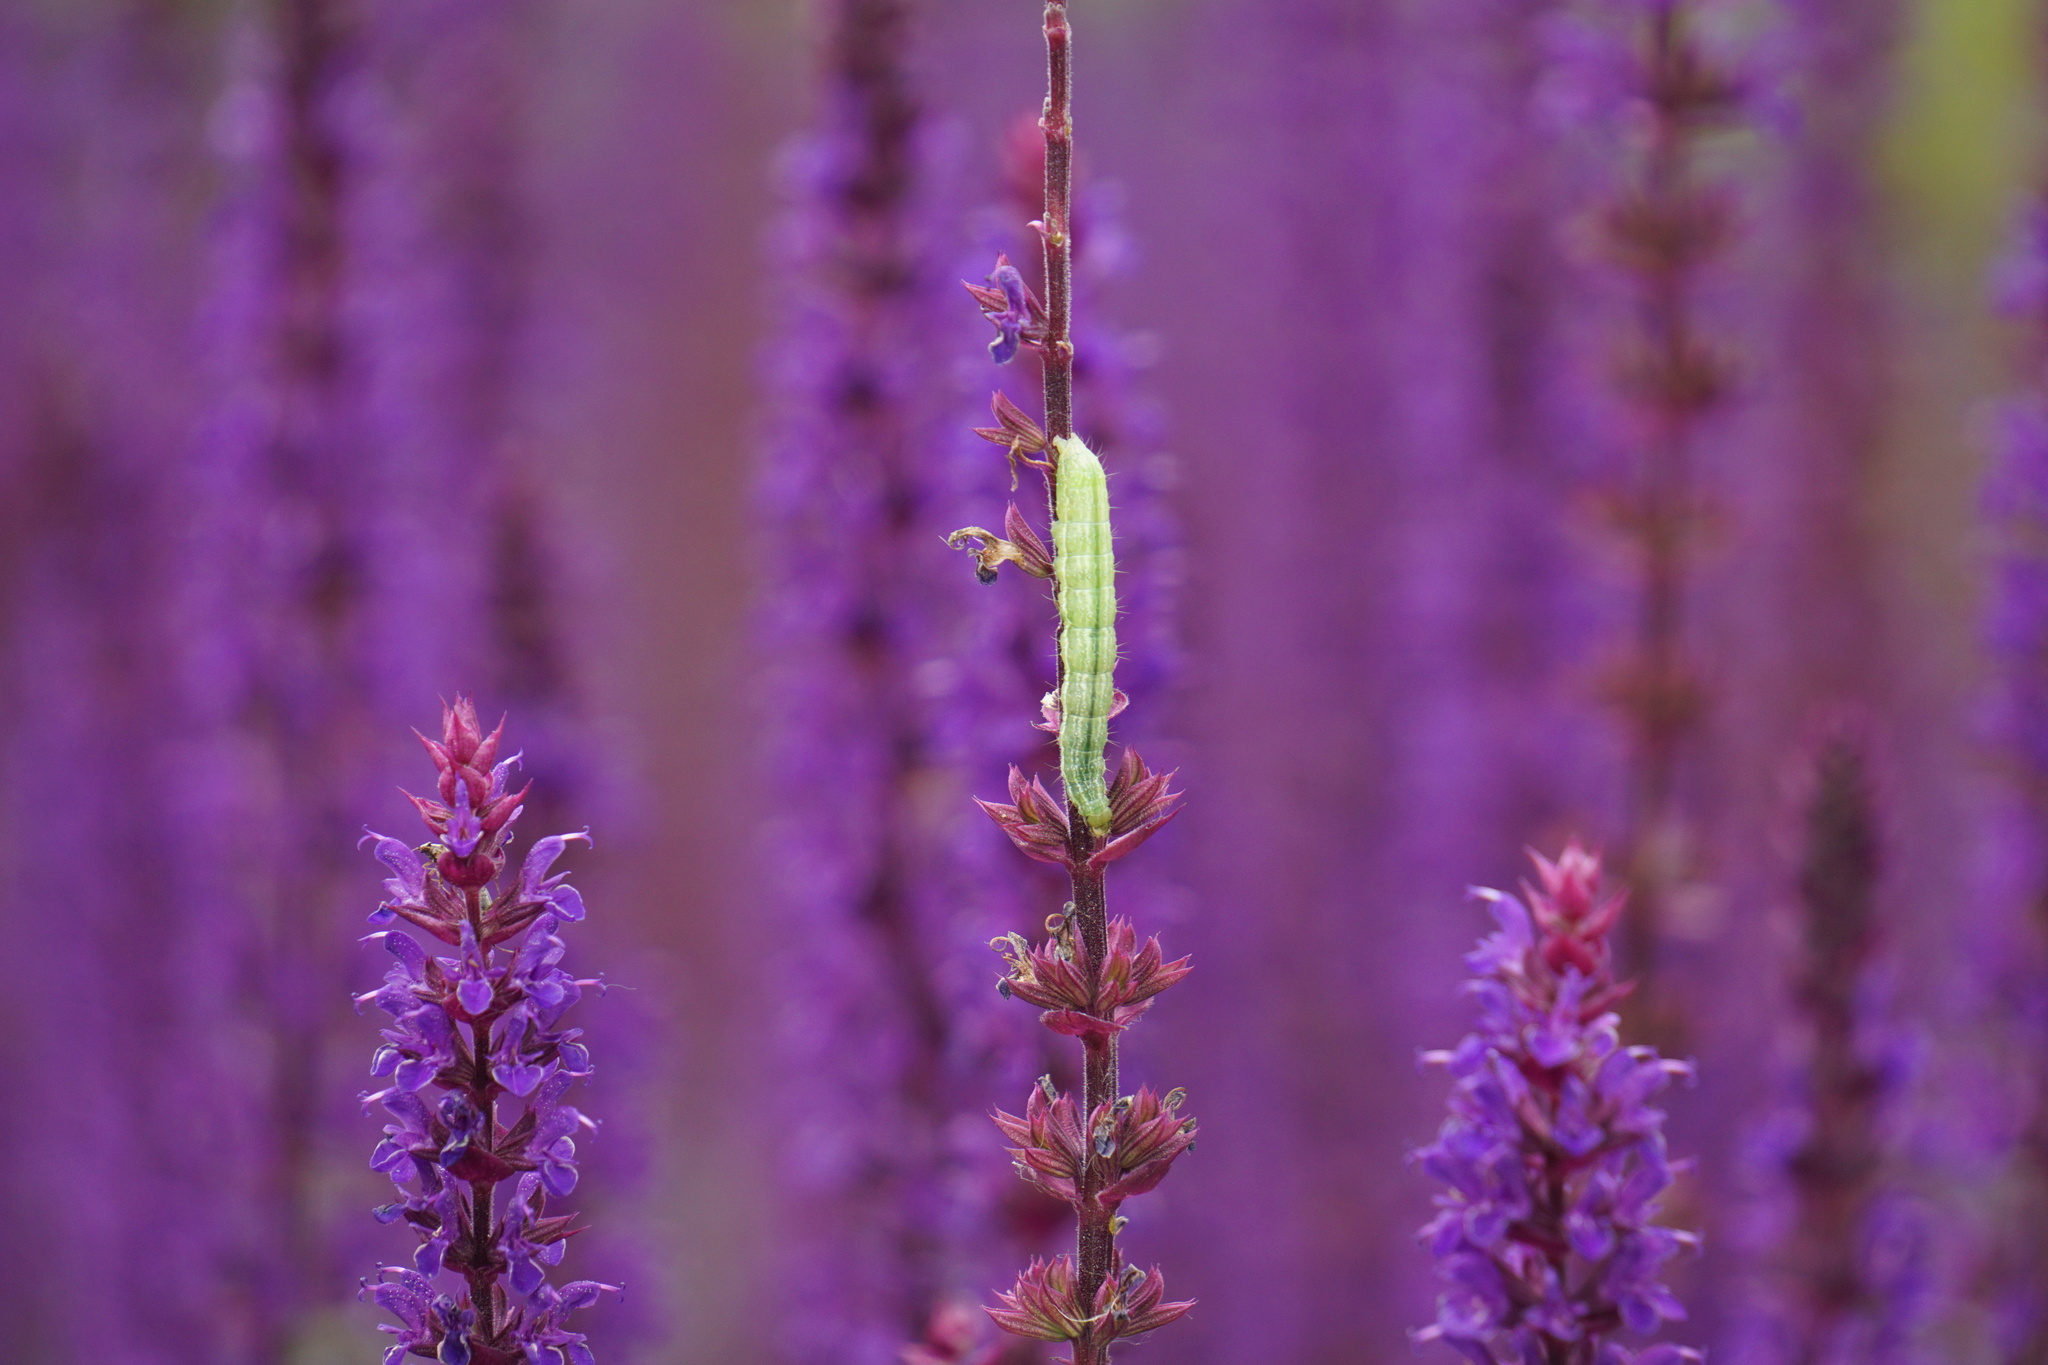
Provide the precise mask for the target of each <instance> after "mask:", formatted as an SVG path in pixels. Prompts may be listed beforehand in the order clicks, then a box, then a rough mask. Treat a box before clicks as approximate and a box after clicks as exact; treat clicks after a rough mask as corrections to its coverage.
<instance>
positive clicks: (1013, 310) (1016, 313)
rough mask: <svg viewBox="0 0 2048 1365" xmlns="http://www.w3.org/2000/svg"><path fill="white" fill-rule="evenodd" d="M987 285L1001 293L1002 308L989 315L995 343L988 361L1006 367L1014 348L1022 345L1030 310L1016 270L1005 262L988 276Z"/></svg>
mask: <svg viewBox="0 0 2048 1365" xmlns="http://www.w3.org/2000/svg"><path fill="white" fill-rule="evenodd" d="M988 281H989V283H990V284H992V285H994V286H995V287H996V288H998V289H1000V290H1002V291H1003V307H1002V308H1001V310H1000V311H997V312H994V313H990V314H988V320H989V321H990V322H992V323H994V324H995V327H996V339H995V340H994V341H991V342H990V343H989V344H988V353H989V357H990V358H991V359H993V360H994V361H995V362H996V364H998V365H1007V364H1009V363H1010V362H1011V361H1012V360H1015V359H1016V358H1017V348H1018V347H1019V346H1020V345H1021V344H1022V343H1023V338H1024V328H1025V326H1026V325H1027V324H1028V323H1029V322H1030V321H1031V309H1030V306H1029V304H1028V303H1027V302H1026V296H1025V292H1024V277H1023V276H1022V275H1020V274H1018V273H1017V267H1016V266H1014V265H1011V264H1010V263H1009V261H1007V260H1005V261H1004V262H1003V263H1002V264H1001V265H998V266H997V267H996V268H995V270H994V271H993V272H992V273H991V274H990V275H989V277H988Z"/></svg>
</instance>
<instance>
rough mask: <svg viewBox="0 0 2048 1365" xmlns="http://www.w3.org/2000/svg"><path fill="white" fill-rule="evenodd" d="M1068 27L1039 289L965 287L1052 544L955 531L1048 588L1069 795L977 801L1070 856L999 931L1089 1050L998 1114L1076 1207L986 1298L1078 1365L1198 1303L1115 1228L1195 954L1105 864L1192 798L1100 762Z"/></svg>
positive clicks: (1014, 974)
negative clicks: (1004, 375) (1170, 1000)
mask: <svg viewBox="0 0 2048 1365" xmlns="http://www.w3.org/2000/svg"><path fill="white" fill-rule="evenodd" d="M1072 39H1073V34H1072V31H1071V29H1070V27H1069V25H1068V22H1067V7H1066V2H1065V0H1049V2H1048V3H1047V5H1046V7H1045V44H1046V60H1047V73H1048V86H1049V89H1048V92H1047V96H1046V102H1045V114H1044V117H1043V118H1042V120H1041V123H1040V126H1041V127H1042V129H1043V130H1044V133H1045V211H1044V215H1043V217H1042V218H1041V219H1040V220H1039V221H1038V222H1037V223H1035V224H1034V225H1033V226H1034V227H1035V228H1036V230H1037V232H1038V235H1039V238H1040V240H1041V241H1042V242H1043V244H1044V252H1045V254H1044V280H1045V293H1044V300H1043V301H1042V302H1041V301H1040V299H1039V296H1038V295H1037V294H1035V293H1033V292H1032V290H1031V287H1030V286H1029V284H1027V283H1026V282H1025V280H1024V277H1023V274H1022V272H1021V271H1019V270H1018V269H1017V268H1016V266H1014V265H1013V264H1012V263H1011V262H1010V261H1009V260H1008V259H1001V260H998V261H997V263H996V268H995V270H994V272H993V273H991V274H990V276H989V282H988V284H987V285H985V286H983V285H974V284H969V285H968V292H969V293H971V294H972V295H973V296H974V299H975V301H976V302H977V303H978V304H979V305H980V307H981V310H982V312H983V313H984V314H985V315H986V316H987V317H988V319H989V321H990V322H991V323H992V324H993V325H994V326H995V328H996V339H995V341H994V343H992V344H991V346H990V348H989V349H990V353H991V355H992V356H993V357H994V359H995V360H996V361H997V362H998V363H1005V362H1008V361H1009V360H1011V359H1012V358H1013V357H1014V356H1015V355H1016V354H1017V352H1018V351H1019V350H1021V349H1025V348H1028V349H1030V350H1032V351H1033V352H1035V353H1036V354H1037V355H1038V358H1039V363H1040V369H1041V373H1042V375H1043V381H1044V398H1045V422H1044V425H1043V426H1041V425H1040V424H1039V423H1038V422H1036V421H1034V420H1033V419H1032V418H1031V417H1030V416H1028V415H1027V414H1026V413H1025V412H1024V411H1023V409H1021V408H1020V407H1018V406H1017V404H1016V403H1014V402H1012V401H1011V400H1010V399H1009V398H1008V397H1006V396H1005V395H1003V394H1001V393H998V394H996V396H995V400H994V403H993V409H994V413H995V419H996V423H995V425H994V426H991V427H981V428H977V429H976V434H977V435H979V436H981V437H983V438H984V439H986V440H988V441H991V442H993V443H995V444H996V445H999V446H1001V447H1003V450H1004V453H1005V454H1006V456H1007V457H1008V458H1009V460H1010V467H1011V471H1012V476H1013V486H1014V476H1015V471H1016V468H1017V464H1018V462H1019V461H1022V462H1023V463H1026V464H1029V465H1030V466H1032V467H1033V468H1035V469H1037V470H1039V471H1040V473H1042V474H1043V475H1044V477H1045V483H1046V494H1047V502H1048V504H1049V510H1050V512H1051V513H1052V544H1051V546H1050V547H1048V546H1047V545H1046V543H1045V541H1044V540H1043V539H1041V538H1040V537H1039V536H1038V534H1037V533H1036V532H1035V531H1033V530H1032V529H1031V526H1030V524H1029V522H1027V521H1026V520H1025V518H1024V516H1023V514H1022V513H1021V512H1019V511H1018V510H1017V508H1016V506H1015V505H1014V504H1012V505H1011V506H1010V508H1009V510H1008V513H1007V515H1006V516H1005V519H1004V526H1003V534H1002V535H1000V536H999V535H996V534H994V533H993V532H990V531H987V530H983V529H982V528H980V527H978V526H977V527H968V528H966V529H965V530H962V531H958V532H955V533H954V534H953V535H952V536H951V537H950V538H949V540H950V543H952V544H953V545H954V546H955V547H958V548H970V549H972V550H973V551H974V555H975V569H976V572H977V574H979V576H980V577H981V579H982V581H983V582H986V583H993V582H994V581H995V580H996V576H997V569H998V567H999V566H1000V565H1002V564H1006V563H1007V564H1014V565H1015V566H1017V567H1018V568H1019V569H1021V570H1023V571H1024V572H1025V573H1027V574H1029V575H1032V576H1033V577H1037V578H1048V577H1049V578H1051V579H1052V580H1053V582H1054V587H1055V596H1056V600H1057V602H1058V630H1059V668H1060V674H1059V678H1058V680H1057V681H1056V682H1055V684H1054V686H1053V688H1052V691H1051V692H1050V693H1048V694H1047V696H1046V699H1045V703H1044V709H1045V717H1044V724H1043V726H1042V727H1041V728H1044V729H1048V730H1050V731H1051V732H1052V733H1053V734H1054V735H1056V736H1057V737H1058V740H1059V754H1060V784H1061V788H1062V791H1061V794H1060V796H1059V797H1057V798H1056V797H1055V796H1054V795H1053V794H1052V793H1051V792H1050V791H1048V790H1046V787H1045V784H1044V782H1043V781H1042V780H1040V779H1039V778H1038V777H1036V776H1030V777H1027V776H1026V775H1025V774H1024V773H1023V772H1022V771H1020V770H1019V769H1016V768H1012V769H1011V770H1010V793H1009V795H1010V799H1009V801H1008V802H1007V803H1000V802H993V801H983V802H981V803H980V805H981V808H982V809H983V810H984V811H986V812H987V813H988V815H989V816H990V818H991V819H993V820H994V821H995V822H996V824H997V826H998V827H999V828H1001V829H1002V831H1003V833H1005V834H1007V835H1008V836H1009V837H1010V840H1011V842H1013V843H1014V844H1016V845H1017V847H1018V848H1019V849H1020V850H1021V851H1023V852H1024V853H1025V854H1027V855H1029V856H1030V857H1032V858H1036V859H1038V860H1039V861H1041V862H1048V863H1054V864H1057V865H1059V866H1061V867H1063V868H1064V869H1065V870H1066V873H1067V876H1068V879H1069V883H1070V885H1071V887H1072V899H1071V901H1070V902H1069V903H1068V905H1067V907H1066V909H1065V910H1064V911H1063V912H1062V913H1060V914H1057V915H1054V916H1052V917H1051V918H1050V919H1049V920H1048V921H1047V922H1046V931H1047V934H1048V937H1047V939H1046V940H1045V941H1044V942H1043V943H1038V944H1033V943H1031V942H1029V941H1028V940H1027V939H1025V937H1024V936H1023V935H1021V934H1009V935H1005V936H1004V937H1002V938H999V939H997V940H995V943H994V946H995V948H996V949H997V951H998V952H1000V953H1001V954H1002V955H1003V958H1004V960H1005V970H1004V972H1003V974H1002V976H1001V977H1000V978H999V979H998V981H997V987H998V989H999V990H1001V991H1002V993H1003V994H1004V995H1007V996H1012V997H1015V998H1017V999H1020V1000H1024V1001H1026V1002H1028V1003H1030V1004H1032V1005H1036V1006H1037V1007H1038V1008H1039V1009H1040V1010H1042V1011H1043V1014H1042V1015H1041V1016H1040V1018H1041V1020H1042V1022H1043V1023H1044V1024H1045V1025H1046V1027H1047V1028H1049V1029H1051V1030H1052V1031H1053V1032H1055V1033H1057V1034H1061V1035H1064V1036H1066V1037H1070V1038H1076V1039H1078V1040H1080V1043H1081V1048H1082V1069H1081V1094H1080V1095H1079V1096H1078V1097H1077V1096H1073V1095H1068V1094H1063V1093H1061V1092H1060V1090H1059V1089H1058V1087H1056V1086H1055V1085H1054V1084H1053V1082H1052V1079H1051V1077H1046V1078H1044V1079H1042V1080H1041V1081H1040V1082H1039V1083H1038V1085H1037V1086H1035V1087H1033V1089H1032V1091H1031V1093H1030V1095H1029V1096H1028V1098H1027V1101H1026V1104H1025V1106H1024V1113H1023V1114H1022V1115H1021V1116H1018V1115H1014V1114H1007V1113H1000V1112H999V1113H998V1114H997V1115H996V1116H995V1118H996V1124H997V1126H998V1127H999V1128H1001V1129H1002V1132H1003V1135H1004V1136H1005V1137H1006V1138H1008V1139H1009V1141H1010V1143H1011V1144H1012V1145H1011V1148H1010V1154H1011V1156H1012V1157H1013V1158H1014V1160H1015V1162H1016V1167H1017V1172H1018V1174H1019V1175H1020V1176H1022V1177H1023V1179H1025V1180H1026V1181H1028V1182H1029V1183H1031V1184H1033V1185H1036V1186H1037V1187H1038V1188H1039V1189H1041V1190H1043V1191H1044V1192H1045V1193H1046V1194H1049V1195H1051V1196H1052V1197H1054V1198H1056V1199H1059V1200H1062V1201H1064V1202H1065V1203H1067V1204H1069V1205H1071V1206H1072V1207H1073V1209H1074V1213H1075V1221H1076V1229H1075V1248H1074V1254H1073V1255H1071V1256H1056V1257H1054V1258H1052V1259H1051V1260H1049V1261H1047V1260H1034V1261H1033V1262H1032V1263H1031V1264H1030V1266H1029V1267H1028V1268H1027V1269H1026V1270H1025V1271H1024V1272H1023V1274H1021V1275H1020V1276H1018V1278H1017V1283H1016V1285H1015V1287H1014V1288H1012V1289H1011V1290H1010V1291H1009V1292H1007V1293H1003V1294H999V1295H997V1296H996V1297H997V1302H996V1305H995V1306H993V1307H990V1308H989V1309H988V1310H987V1311H988V1314H989V1316H990V1317H991V1318H992V1319H994V1321H995V1322H996V1324H997V1325H998V1326H999V1327H1001V1328H1003V1329H1004V1330H1005V1331H1008V1332H1013V1333H1015V1334H1017V1335H1018V1336H1022V1337H1029V1338H1033V1339H1036V1340H1040V1341H1059V1342H1065V1343H1067V1344H1068V1348H1069V1351H1070V1355H1069V1356H1068V1357H1067V1359H1068V1360H1069V1361H1071V1362H1072V1365H1106V1362H1107V1361H1108V1360H1109V1358H1110V1351H1111V1348H1112V1347H1113V1346H1114V1345H1115V1343H1116V1342H1118V1341H1123V1340H1127V1339H1129V1338H1132V1337H1137V1336H1142V1335H1144V1334H1145V1333H1147V1332H1150V1331H1152V1330H1154V1329H1155V1328H1159V1327H1163V1326H1165V1325H1166V1324H1167V1323H1170V1322H1172V1321H1173V1320H1174V1319H1176V1318H1178V1317H1180V1316H1182V1315H1183V1314H1185V1313H1186V1312H1187V1311H1188V1310H1189V1309H1190V1308H1192V1307H1194V1305H1193V1303H1191V1302H1169V1301H1168V1300H1167V1298H1166V1284H1165V1281H1164V1280H1163V1279H1162V1278H1161V1276H1160V1274H1159V1272H1158V1271H1157V1270H1144V1269H1140V1268H1139V1267H1137V1266H1134V1265H1130V1264H1127V1263H1126V1262H1125V1260H1124V1258H1123V1254H1122V1252H1121V1251H1119V1250H1118V1248H1117V1234H1118V1233H1119V1232H1120V1231H1121V1230H1122V1229H1123V1227H1124V1224H1125V1218H1124V1215H1123V1214H1122V1213H1121V1212H1120V1211H1119V1210H1120V1209H1121V1207H1122V1205H1123V1203H1124V1201H1126V1200H1128V1199H1132V1198H1134V1197H1136V1196H1138V1195H1141V1194H1144V1193H1146V1192H1147V1191H1149V1190H1151V1189H1152V1188H1153V1187H1154V1186H1156V1185H1158V1184H1159V1182H1160V1181H1161V1180H1163V1179H1165V1178H1166V1175H1167V1173H1168V1172H1169V1171H1170V1170H1171V1169H1172V1167H1173V1163H1174V1162H1175V1161H1176V1160H1178V1159H1179V1158H1180V1156H1181V1155H1182V1154H1183V1153H1185V1152H1187V1151H1189V1150H1191V1149H1192V1148H1193V1147H1194V1145H1195V1134H1196V1124H1195V1121H1194V1120H1193V1119H1192V1118H1185V1117H1183V1116H1182V1115H1181V1113H1180V1108H1181V1105H1182V1103H1183V1102H1184V1100H1185V1096H1184V1095H1183V1093H1182V1092H1181V1091H1179V1090H1175V1091H1172V1092H1171V1093H1169V1094H1167V1095H1164V1096H1161V1095H1159V1094H1157V1093H1155V1092H1154V1091H1152V1090H1151V1089H1149V1088H1142V1087H1141V1088H1140V1089H1139V1090H1138V1091H1137V1093H1136V1094H1132V1095H1125V1094H1122V1093H1120V1092H1119V1089H1118V1074H1117V1043H1118V1038H1119V1037H1120V1035H1121V1034H1122V1033H1123V1031H1124V1030H1125V1029H1127V1028H1129V1027H1130V1026H1131V1025H1132V1024H1134V1023H1136V1022H1137V1020H1138V1018H1139V1017H1140V1016H1141V1015H1143V1014H1144V1013H1145V1012H1146V1011H1147V1010H1149V1009H1150V1008H1151V1005H1152V1001H1153V999H1154V998H1155V997H1157V996H1158V995H1159V994H1160V993H1161V992H1162V991H1164V990H1166V989H1167V988H1168V987H1170V986H1172V985H1173V984H1174V983H1175V982H1177V981H1179V980H1180V979H1181V978H1182V977H1184V976H1186V975H1187V973H1188V965H1187V960H1186V959H1185V958H1182V959H1179V960H1176V961H1168V960H1167V958H1166V955H1165V953H1164V952H1163V951H1161V949H1160V946H1159V940H1158V939H1156V938H1147V939H1145V940H1144V941H1143V942H1142V943H1141V942H1140V940H1139V937H1138V932H1137V930H1136V929H1134V928H1133V927H1132V926H1131V923H1130V922H1129V921H1128V920H1126V919H1122V918H1117V919H1111V918H1110V916H1109V907H1108V898H1107V893H1106V889H1105V878H1106V875H1107V873H1106V870H1107V868H1108V866H1109V865H1110V864H1111V863H1113V862H1115V861H1116V860H1117V859H1119V858H1122V857H1124V856H1126V855H1128V854H1129V853H1131V852H1132V851H1133V850H1135V849H1136V848H1137V847H1138V846H1139V845H1140V844H1142V843H1144V842H1145V840H1147V839H1149V838H1151V837H1152V835H1153V834H1155V833H1157V832H1158V831H1159V829H1160V828H1161V827H1162V826H1164V825H1165V824H1166V823H1167V821H1169V820H1171V819H1172V818H1173V816H1174V814H1175V813H1176V811H1177V809H1178V806H1179V802H1180V795H1179V793H1177V792H1174V791H1172V790H1171V785H1172V779H1173V775H1172V774H1171V773H1154V772H1152V771H1151V770H1150V769H1149V768H1147V767H1146V765H1145V762H1144V760H1143V759H1141V758H1139V757H1138V755H1137V754H1135V753H1133V752H1132V751H1131V750H1129V749H1128V748H1127V749H1125V750H1124V752H1123V753H1122V755H1121V757H1120V758H1119V760H1118V761H1117V762H1116V764H1115V765H1114V767H1112V765H1111V764H1110V763H1109V761H1108V759H1107V757H1106V749H1107V745H1108V742H1109V723H1110V721H1111V719H1112V718H1113V717H1114V716H1115V715H1116V714H1117V713H1118V712H1119V711H1120V710H1122V709H1123V707H1124V705H1125V704H1126V701H1127V699H1126V698H1125V697H1124V696H1123V694H1122V693H1120V692H1119V691H1117V689H1116V685H1115V678H1114V673H1115V667H1116V657H1117V642H1116V610H1117V608H1116V563H1115V556H1114V551H1113V547H1112V539H1111V528H1110V518H1109V487H1108V476H1107V474H1106V473H1105V472H1104V470H1103V467H1102V462H1101V461H1100V460H1099V459H1098V458H1097V457H1096V455H1095V453H1094V452H1093V451H1091V450H1090V449H1089V448H1088V447H1087V445H1086V444H1084V443H1083V442H1082V441H1080V440H1079V439H1077V438H1076V436H1075V435H1074V412H1073V387H1074V344H1073V236H1072V219H1071V212H1070V209H1071V205H1072V201H1073V183H1072V181H1073V176H1072V165H1073V124H1072V108H1073V65H1072ZM1047 455H1050V456H1051V458H1049V459H1048V458H1045V457H1046V456H1047ZM917 1349H919V1350H924V1349H925V1348H922V1347H920V1348H917ZM926 1354H927V1355H929V1354H930V1352H929V1351H926Z"/></svg>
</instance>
